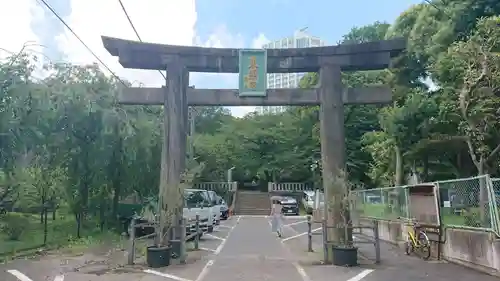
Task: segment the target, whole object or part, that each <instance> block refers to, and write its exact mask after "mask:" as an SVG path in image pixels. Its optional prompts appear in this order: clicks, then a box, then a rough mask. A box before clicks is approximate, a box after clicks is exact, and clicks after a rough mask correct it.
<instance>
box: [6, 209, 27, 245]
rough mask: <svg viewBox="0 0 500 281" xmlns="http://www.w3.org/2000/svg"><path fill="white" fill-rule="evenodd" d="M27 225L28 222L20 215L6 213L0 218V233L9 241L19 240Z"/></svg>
mask: <svg viewBox="0 0 500 281" xmlns="http://www.w3.org/2000/svg"><path fill="white" fill-rule="evenodd" d="M29 225H30V220H29V219H28V218H27V217H26V216H24V215H22V214H18V213H8V214H5V215H4V216H3V217H2V225H1V228H2V232H3V233H5V234H7V238H8V239H9V240H19V239H20V238H21V236H22V235H23V233H24V232H25V231H26V230H27V229H28V228H29Z"/></svg>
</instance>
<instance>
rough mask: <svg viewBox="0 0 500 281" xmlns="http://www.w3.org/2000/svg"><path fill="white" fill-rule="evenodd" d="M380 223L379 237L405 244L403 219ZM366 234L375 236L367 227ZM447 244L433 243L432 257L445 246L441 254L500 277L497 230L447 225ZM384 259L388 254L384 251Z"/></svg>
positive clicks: (367, 220)
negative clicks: (493, 231)
mask: <svg viewBox="0 0 500 281" xmlns="http://www.w3.org/2000/svg"><path fill="white" fill-rule="evenodd" d="M371 221H373V219H368V218H362V219H360V221H359V222H360V223H362V224H363V223H369V222H371ZM377 221H378V222H379V237H380V239H382V240H383V241H385V242H388V243H391V244H394V245H399V246H401V247H402V246H403V245H404V241H405V240H406V234H405V233H406V231H405V227H404V225H403V223H401V222H399V221H390V220H377ZM362 233H363V234H364V235H367V236H371V237H373V231H371V230H367V229H363V232H362ZM442 242H443V243H441V245H439V243H437V242H434V243H432V249H431V252H432V254H433V255H432V256H433V257H435V258H436V257H437V251H438V247H439V246H441V257H442V258H443V259H445V260H447V261H450V262H453V263H457V264H460V265H463V266H466V267H469V268H473V269H476V270H479V271H482V272H486V273H489V274H492V275H496V276H500V240H499V239H498V237H497V236H496V234H495V233H492V232H490V231H485V230H479V229H477V230H471V229H461V228H446V230H445V233H444V238H443V240H442ZM381 258H382V262H383V260H384V256H383V253H382V256H381Z"/></svg>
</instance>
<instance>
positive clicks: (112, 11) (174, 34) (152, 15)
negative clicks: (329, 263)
mask: <svg viewBox="0 0 500 281" xmlns="http://www.w3.org/2000/svg"><path fill="white" fill-rule="evenodd" d="M123 3H124V5H125V8H127V12H128V14H129V15H130V17H131V19H132V22H133V23H134V25H135V27H136V29H137V31H138V32H139V35H140V36H141V38H142V40H144V41H146V42H152V43H163V44H174V45H192V43H193V39H194V37H195V30H194V29H195V23H196V18H197V14H196V5H195V0H145V1H137V0H123ZM65 20H66V21H67V23H68V25H69V26H70V27H71V28H72V29H73V30H74V31H75V32H76V34H78V36H80V38H81V39H82V40H83V41H84V42H85V43H86V44H87V45H88V46H89V48H90V49H92V51H94V52H95V53H96V55H97V56H98V57H99V58H101V60H103V61H104V63H105V64H106V65H108V66H109V67H110V68H111V69H112V70H113V71H114V72H115V73H116V74H118V75H119V76H121V77H124V78H126V79H127V80H129V81H139V82H142V83H144V84H145V85H148V86H160V85H163V84H164V79H163V77H162V76H161V75H160V73H158V71H148V70H132V69H124V68H123V67H121V66H120V64H119V63H118V59H117V58H115V57H112V56H111V55H109V53H108V52H107V51H106V50H105V49H104V47H103V46H102V41H101V35H106V36H112V37H117V38H122V39H130V40H137V37H136V35H135V34H134V32H133V30H132V28H131V26H130V24H129V23H128V21H127V18H126V17H125V14H124V13H123V11H122V10H121V7H120V5H119V2H118V1H102V0H85V1H81V0H71V14H70V15H69V16H68V17H67V18H66V19H65ZM57 42H58V45H59V49H60V50H62V51H63V52H64V54H65V55H66V58H67V59H68V60H69V61H71V62H73V63H91V62H95V61H96V59H95V58H94V57H93V56H92V54H91V53H90V52H89V51H88V50H87V49H86V48H85V47H84V46H83V45H82V44H81V43H80V42H79V41H78V39H76V38H75V36H73V34H71V32H70V31H69V30H67V29H65V32H64V34H62V35H60V36H58V38H57Z"/></svg>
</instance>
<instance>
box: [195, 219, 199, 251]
mask: <svg viewBox="0 0 500 281" xmlns="http://www.w3.org/2000/svg"><path fill="white" fill-rule="evenodd" d="M194 225H195V231H196V232H195V233H196V235H195V236H194V249H195V250H198V249H199V248H200V215H196V221H195V222H194Z"/></svg>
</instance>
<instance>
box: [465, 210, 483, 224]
mask: <svg viewBox="0 0 500 281" xmlns="http://www.w3.org/2000/svg"><path fill="white" fill-rule="evenodd" d="M463 216H464V223H465V225H466V226H471V227H481V220H480V214H479V212H477V211H473V210H467V211H465V213H464V214H463Z"/></svg>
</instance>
